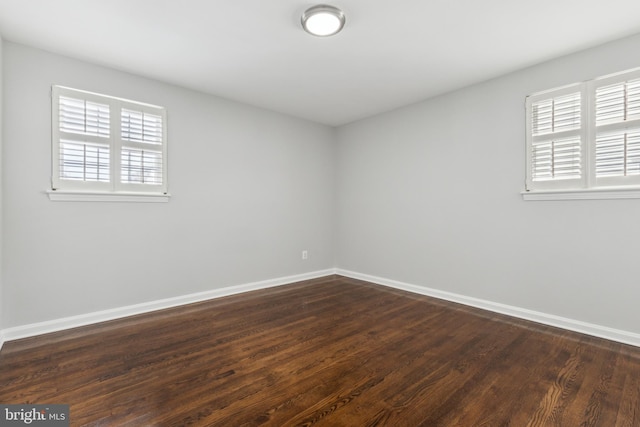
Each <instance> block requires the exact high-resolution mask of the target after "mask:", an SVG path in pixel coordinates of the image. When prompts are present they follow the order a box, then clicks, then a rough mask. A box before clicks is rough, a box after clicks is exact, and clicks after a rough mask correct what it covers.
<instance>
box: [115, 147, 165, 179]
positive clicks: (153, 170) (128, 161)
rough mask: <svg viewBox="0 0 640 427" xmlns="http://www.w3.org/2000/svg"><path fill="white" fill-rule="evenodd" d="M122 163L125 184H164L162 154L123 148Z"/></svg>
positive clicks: (122, 177)
mask: <svg viewBox="0 0 640 427" xmlns="http://www.w3.org/2000/svg"><path fill="white" fill-rule="evenodd" d="M120 163H121V168H122V170H121V171H122V174H121V175H122V176H121V179H122V182H123V183H129V184H151V185H160V184H162V163H163V161H162V153H161V152H159V151H149V150H137V149H131V148H123V149H122V156H121V159H120Z"/></svg>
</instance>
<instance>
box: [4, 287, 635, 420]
mask: <svg viewBox="0 0 640 427" xmlns="http://www.w3.org/2000/svg"><path fill="white" fill-rule="evenodd" d="M0 403H66V404H69V405H70V408H71V424H72V425H74V426H76V425H77V426H84V425H87V426H151V425H155V426H181V425H202V426H225V427H227V426H278V427H281V426H316V425H317V426H350V427H351V426H394V427H395V426H430V427H432V426H480V425H482V426H514V427H521V426H531V427H534V426H560V427H565V426H574V425H575V426H599V427H611V426H615V427H638V426H640V349H639V348H634V347H631V346H625V345H622V344H619V343H613V342H609V341H606V340H601V339H597V338H593V337H588V336H583V335H580V334H576V333H573V332H569V331H563V330H559V329H555V328H552V327H548V326H544V325H538V324H535V323H531V322H526V321H523V320H518V319H513V318H510V317H508V316H502V315H498V314H495V313H489V312H485V311H482V310H478V309H473V308H469V307H464V306H461V305H457V304H453V303H448V302H444V301H440V300H436V299H432V298H429V297H425V296H421V295H415V294H409V293H406V292H403V291H399V290H394V289H389V288H385V287H381V286H377V285H373V284H371V283H367V282H363V281H359V280H355V279H348V278H344V277H340V276H330V277H327V278H321V279H314V280H312V281H308V282H302V283H297V284H292V285H287V286H281V287H277V288H272V289H266V290H261V291H256V292H250V293H246V294H242V295H235V296H230V297H225V298H220V299H216V300H212V301H206V302H202V303H197V304H191V305H188V306H184V307H178V308H175V309H169V310H163V311H158V312H153V313H149V314H145V315H141V316H134V317H131V318H126V319H120V320H116V321H111V322H106V323H104V324H99V325H91V326H87V327H83V328H77V329H74V330H69V331H63V332H59V333H54V334H49V335H45V336H41V337H34V338H29V339H25V340H18V341H13V342H8V343H6V344H5V346H4V348H3V350H2V351H1V352H0Z"/></svg>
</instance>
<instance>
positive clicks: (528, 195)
mask: <svg viewBox="0 0 640 427" xmlns="http://www.w3.org/2000/svg"><path fill="white" fill-rule="evenodd" d="M520 194H522V199H523V200H608V199H640V188H638V187H634V188H592V189H588V190H537V191H523V192H522V193H520Z"/></svg>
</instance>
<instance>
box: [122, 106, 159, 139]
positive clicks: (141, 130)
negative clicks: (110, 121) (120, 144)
mask: <svg viewBox="0 0 640 427" xmlns="http://www.w3.org/2000/svg"><path fill="white" fill-rule="evenodd" d="M121 122H122V135H121V137H122V139H123V140H125V141H136V142H144V143H148V144H161V143H162V137H163V135H162V132H163V125H162V117H161V116H158V115H155V114H149V113H147V112H143V111H133V110H129V109H123V110H122V117H121Z"/></svg>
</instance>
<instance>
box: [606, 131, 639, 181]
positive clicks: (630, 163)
mask: <svg viewBox="0 0 640 427" xmlns="http://www.w3.org/2000/svg"><path fill="white" fill-rule="evenodd" d="M633 175H640V129H636V130H631V131H619V132H615V133H611V134H600V135H597V137H596V177H598V178H602V177H624V176H633Z"/></svg>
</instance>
